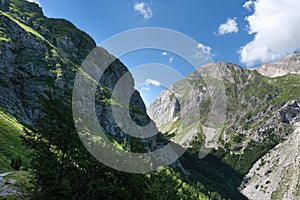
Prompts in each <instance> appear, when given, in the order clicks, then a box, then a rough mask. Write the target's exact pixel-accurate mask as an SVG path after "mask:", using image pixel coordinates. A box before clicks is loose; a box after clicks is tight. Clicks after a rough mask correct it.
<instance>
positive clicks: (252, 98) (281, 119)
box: [147, 54, 300, 199]
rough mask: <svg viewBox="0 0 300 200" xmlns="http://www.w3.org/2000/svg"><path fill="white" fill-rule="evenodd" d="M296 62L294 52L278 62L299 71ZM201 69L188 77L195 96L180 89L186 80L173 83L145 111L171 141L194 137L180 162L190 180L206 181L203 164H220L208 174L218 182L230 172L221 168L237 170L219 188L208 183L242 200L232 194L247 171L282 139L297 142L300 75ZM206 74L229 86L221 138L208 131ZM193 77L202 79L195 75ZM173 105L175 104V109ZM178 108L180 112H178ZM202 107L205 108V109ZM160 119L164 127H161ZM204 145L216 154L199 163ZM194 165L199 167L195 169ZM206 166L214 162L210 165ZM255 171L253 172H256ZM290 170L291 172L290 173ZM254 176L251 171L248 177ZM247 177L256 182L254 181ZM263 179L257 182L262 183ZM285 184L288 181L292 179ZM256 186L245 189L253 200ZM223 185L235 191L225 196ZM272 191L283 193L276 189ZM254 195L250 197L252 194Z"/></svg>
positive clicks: (226, 67)
mask: <svg viewBox="0 0 300 200" xmlns="http://www.w3.org/2000/svg"><path fill="white" fill-rule="evenodd" d="M298 62H299V58H298V56H297V54H295V55H291V56H289V57H287V58H285V59H283V60H282V61H280V62H279V64H280V65H281V66H285V67H286V68H289V66H290V68H291V69H293V68H294V67H297V66H294V63H298ZM274 65H275V64H274ZM197 71H198V72H194V73H192V74H190V75H189V76H188V77H187V78H186V80H187V81H188V82H189V83H191V85H192V86H193V93H191V92H187V91H186V90H185V88H182V87H180V84H181V82H182V81H180V82H178V83H175V84H173V85H172V86H171V87H170V88H169V89H167V90H165V91H163V92H162V93H161V94H160V95H159V97H158V98H157V99H156V101H155V102H154V103H153V104H152V105H150V106H149V108H148V110H147V112H148V113H149V116H150V117H151V118H152V119H153V120H154V121H155V122H156V124H157V125H159V129H160V130H161V131H162V132H164V133H165V134H166V135H168V136H169V137H170V138H171V140H172V139H173V140H177V141H178V142H179V143H180V144H182V145H186V143H185V141H182V138H189V140H190V139H191V138H192V139H193V141H192V142H190V143H189V145H188V146H189V147H190V150H189V151H188V153H187V154H185V155H184V156H183V157H182V158H181V159H180V160H181V164H182V166H183V167H184V168H185V170H187V171H188V172H189V173H190V175H189V177H191V179H193V180H195V181H196V180H197V178H195V177H198V181H199V180H200V182H202V183H205V182H206V181H207V180H206V179H205V177H203V176H202V175H201V172H203V170H205V166H206V167H209V165H214V166H217V168H220V171H219V170H215V171H213V170H212V171H210V170H208V171H207V170H206V176H208V177H214V178H215V179H220V178H217V177H218V176H221V177H223V176H224V174H227V173H226V172H225V171H226V170H225V169H226V168H227V167H226V166H223V164H224V163H226V164H227V165H229V166H231V168H232V169H234V172H232V173H231V174H227V177H226V178H227V179H220V180H219V181H218V183H219V184H220V186H219V187H215V183H209V182H206V184H204V185H206V186H208V187H210V188H212V190H216V191H219V193H221V194H222V195H223V196H227V197H228V198H232V199H239V198H242V197H238V196H234V194H236V195H237V192H236V191H234V188H235V187H238V186H239V183H241V181H242V178H243V176H244V175H246V173H248V171H249V170H250V169H251V168H252V166H253V164H254V163H255V162H256V161H257V160H258V159H260V158H261V157H262V156H264V155H265V154H266V153H267V152H269V151H271V149H273V148H274V147H275V146H276V145H278V144H281V143H282V142H283V141H287V140H288V141H290V142H292V141H295V140H294V139H295V138H294V139H293V134H292V133H293V130H294V129H295V128H294V127H293V125H294V124H295V123H297V122H299V121H300V110H299V108H298V107H299V100H300V93H299V89H298V88H299V87H300V76H299V75H295V74H286V75H285V76H280V77H274V78H270V77H266V76H262V75H261V74H259V73H258V72H256V71H255V70H254V71H253V70H247V69H243V68H241V67H239V66H237V65H234V64H231V63H222V62H219V63H215V64H209V65H207V66H204V67H200V68H198V69H197ZM207 71H209V73H210V74H212V76H213V77H219V78H218V79H219V80H221V81H222V82H223V83H224V85H225V92H226V99H227V111H226V120H225V123H224V124H223V129H222V130H221V134H220V135H216V134H215V131H216V130H218V129H216V128H215V127H209V126H208V125H209V124H208V122H207V121H209V120H207V118H208V113H207V112H209V111H210V109H211V102H212V101H211V99H210V97H209V94H207V93H208V92H207V89H206V84H205V81H204V79H203V77H201V74H203V73H207ZM195 74H200V75H197V76H195ZM178 85H179V86H178ZM191 94H196V95H191ZM195 96H196V97H195ZM175 98H176V99H175ZM174 99H175V100H174ZM175 102H177V105H176V106H175ZM176 107H177V108H180V109H176ZM199 107H200V113H201V114H200V116H201V117H200V118H199V119H194V118H193V112H194V110H196V109H199ZM201 108H203V109H202V110H201ZM174 113H175V115H174ZM181 113H185V114H184V116H186V115H188V116H191V117H185V119H188V118H189V119H190V123H192V124H200V126H198V127H197V128H195V129H193V130H189V131H188V132H187V131H185V130H184V127H183V126H182V121H181V116H182V114H181ZM166 119H167V122H166ZM162 121H163V122H164V123H161V122H162ZM185 123H186V122H185ZM219 130H220V129H219ZM178 135H179V137H178ZM187 136H191V137H187ZM216 136H217V137H216ZM178 138H179V140H178ZM202 144H205V146H206V147H207V148H211V149H213V150H212V151H211V153H210V154H209V155H208V156H207V158H204V159H202V160H199V158H198V157H197V156H196V155H195V153H197V151H199V150H200V147H201V145H202ZM294 145H296V144H294ZM292 149H293V148H289V149H288V150H287V152H289V150H290V151H291V152H290V153H288V154H290V155H291V154H293V152H292ZM193 163H197V165H195V164H193ZM207 163H210V164H208V166H207ZM266 167H268V164H266ZM223 169H224V170H223ZM222 170H223V171H222ZM227 170H230V169H227ZM255 170H256V169H255V168H252V171H255ZM278 170H279V171H280V170H281V171H282V172H281V173H284V172H285V168H281V165H278ZM218 171H219V172H218ZM290 171H291V173H292V170H290ZM235 173H236V174H235ZM251 175H253V173H252V174H250V175H249V176H251ZM192 177H193V178H192ZM248 178H250V179H252V178H253V177H248ZM263 178H264V177H262V178H261V179H255V178H254V179H255V180H256V181H258V182H259V181H261V182H263V180H264V179H263ZM271 182H272V181H271ZM274 182H275V181H274ZM283 182H284V181H283ZM287 182H288V183H290V181H287ZM252 186H253V185H251V186H250V187H246V189H245V190H243V191H246V192H244V193H243V194H245V195H246V196H247V197H249V198H250V197H251V195H253V194H254V193H255V192H256V191H249V190H247V189H248V188H252ZM269 186H270V187H272V188H273V189H274V188H276V187H275V186H274V187H273V185H272V183H271V184H269ZM220 187H224V189H223V190H228V191H231V193H229V194H228V193H227V194H226V193H224V192H222V190H218V188H220ZM225 188H226V189H225ZM296 188H298V186H297V187H296ZM278 190H279V189H278ZM251 192H252V193H251ZM273 192H279V191H277V190H276V189H275V190H274V191H273ZM250 193H251V195H250V196H248V195H249V194H250ZM269 197H270V196H269ZM253 199H256V198H255V197H254V198H253ZM267 199H268V198H267ZM290 199H292V198H290Z"/></svg>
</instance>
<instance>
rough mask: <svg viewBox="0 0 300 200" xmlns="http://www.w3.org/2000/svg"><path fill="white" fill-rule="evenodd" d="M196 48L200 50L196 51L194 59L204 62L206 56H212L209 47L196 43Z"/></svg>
mask: <svg viewBox="0 0 300 200" xmlns="http://www.w3.org/2000/svg"><path fill="white" fill-rule="evenodd" d="M197 48H198V49H200V50H199V51H196V54H195V55H194V57H195V58H196V59H199V60H206V59H207V58H208V56H213V54H212V53H211V50H212V49H211V47H210V46H205V45H204V44H201V43H198V45H197Z"/></svg>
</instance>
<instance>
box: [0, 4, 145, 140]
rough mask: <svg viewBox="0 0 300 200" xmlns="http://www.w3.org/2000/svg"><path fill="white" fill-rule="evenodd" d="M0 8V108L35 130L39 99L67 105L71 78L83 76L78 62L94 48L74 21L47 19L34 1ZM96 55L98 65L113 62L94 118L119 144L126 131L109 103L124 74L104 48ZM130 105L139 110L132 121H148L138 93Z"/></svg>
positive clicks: (119, 64)
mask: <svg viewBox="0 0 300 200" xmlns="http://www.w3.org/2000/svg"><path fill="white" fill-rule="evenodd" d="M0 9H1V10H0V25H1V30H0V57H1V59H0V67H1V68H0V77H1V79H0V94H1V95H0V107H2V108H4V110H5V111H6V112H8V113H10V114H12V115H14V116H16V117H17V119H18V120H19V121H20V122H21V123H23V124H24V125H26V126H34V124H35V122H36V119H37V118H39V117H41V115H42V112H41V110H42V109H43V108H42V101H41V98H49V95H50V96H51V98H55V99H60V100H61V102H62V103H64V104H66V105H70V104H71V97H72V96H71V94H72V89H73V84H74V79H75V75H76V73H77V72H79V73H81V72H80V71H79V69H80V65H81V63H82V62H83V60H84V59H85V58H86V56H87V55H88V53H89V52H90V51H91V50H93V49H94V48H95V47H96V45H95V42H94V40H93V39H92V38H91V37H90V36H88V35H87V34H86V33H84V32H83V31H81V30H79V29H77V28H76V27H75V26H74V25H73V24H72V23H70V22H68V21H66V20H64V19H51V18H47V17H45V16H44V15H43V12H42V9H41V8H40V7H39V6H38V5H37V4H35V3H30V2H27V1H24V0H2V1H1V5H0ZM98 53H99V54H100V56H101V59H102V63H107V62H112V64H111V65H110V66H109V67H108V69H107V70H106V71H105V74H104V76H103V77H102V79H101V80H100V84H99V87H98V90H97V94H96V96H97V99H96V101H97V106H96V110H97V116H98V118H99V121H100V124H101V125H102V127H103V128H104V129H105V131H106V132H107V133H111V134H112V135H114V136H115V137H116V138H118V139H119V140H120V141H121V140H122V137H124V134H125V133H122V132H121V130H120V128H118V126H117V125H116V124H115V123H114V121H113V119H112V118H113V116H112V114H111V108H110V106H111V104H112V101H111V100H110V99H111V98H112V92H111V91H112V89H113V88H114V85H115V84H116V83H117V81H118V80H119V79H120V77H122V76H123V75H124V74H125V73H127V72H128V70H127V68H126V67H125V66H124V65H123V64H122V63H121V62H120V61H119V60H117V59H115V58H114V57H113V56H111V55H109V53H108V52H107V51H106V50H104V49H101V48H98ZM99 67H104V66H99ZM130 78H131V81H129V82H133V79H132V77H130ZM128 86H129V87H132V89H133V87H134V86H133V85H132V84H131V85H130V84H129V85H128ZM131 102H132V108H136V110H140V111H141V112H133V111H131V115H132V118H133V119H134V120H135V121H136V122H137V123H140V124H143V123H144V124H147V123H149V118H148V117H147V115H146V114H145V105H144V103H143V101H142V99H141V97H140V95H139V93H138V92H137V91H136V92H134V95H133V96H132V98H131ZM121 136H122V137H121Z"/></svg>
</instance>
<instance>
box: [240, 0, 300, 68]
mask: <svg viewBox="0 0 300 200" xmlns="http://www.w3.org/2000/svg"><path fill="white" fill-rule="evenodd" d="M253 5H254V13H253V14H252V15H250V16H248V17H246V19H245V20H246V21H247V22H248V23H249V34H255V37H254V39H253V40H252V41H251V42H249V43H248V44H246V45H245V46H243V47H242V48H241V50H240V52H239V53H240V56H241V58H240V59H241V62H243V63H245V64H246V65H248V66H253V65H254V64H256V63H260V62H263V63H265V62H270V61H272V60H275V59H279V58H280V57H282V56H284V55H286V54H289V53H292V52H293V51H296V50H297V49H299V48H300V37H299V25H300V12H299V8H300V1H299V0H272V1H265V0H256V1H255V2H253Z"/></svg>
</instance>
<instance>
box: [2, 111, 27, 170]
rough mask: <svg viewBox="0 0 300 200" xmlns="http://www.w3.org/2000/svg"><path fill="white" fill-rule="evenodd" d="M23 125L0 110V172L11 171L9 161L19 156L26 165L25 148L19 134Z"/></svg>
mask: <svg viewBox="0 0 300 200" xmlns="http://www.w3.org/2000/svg"><path fill="white" fill-rule="evenodd" d="M22 132H23V126H22V125H21V124H20V123H18V122H17V120H16V119H15V118H13V117H12V116H10V115H8V114H6V113H4V112H3V111H1V110H0V173H4V172H7V171H13V169H12V168H11V167H10V162H11V160H12V159H15V158H16V157H18V156H21V158H22V161H23V166H27V164H28V159H27V158H26V150H25V149H24V147H23V145H22V141H21V137H20V135H21V134H22Z"/></svg>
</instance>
